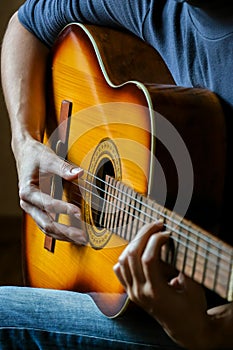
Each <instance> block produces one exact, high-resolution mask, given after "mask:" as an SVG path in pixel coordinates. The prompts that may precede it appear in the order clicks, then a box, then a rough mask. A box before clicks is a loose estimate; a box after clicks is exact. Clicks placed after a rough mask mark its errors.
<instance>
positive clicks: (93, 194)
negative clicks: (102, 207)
mask: <svg viewBox="0 0 233 350" xmlns="http://www.w3.org/2000/svg"><path fill="white" fill-rule="evenodd" d="M80 179H81V178H80ZM80 179H79V180H80ZM81 180H82V181H83V182H84V183H88V184H89V185H90V186H92V187H94V188H96V189H98V190H100V191H102V192H103V193H104V192H105V191H104V190H103V189H102V188H100V187H98V186H96V185H94V184H93V183H90V182H89V181H86V180H83V179H81ZM73 184H74V185H75V186H78V187H79V188H81V189H83V190H84V191H85V192H89V193H90V194H92V196H95V197H96V198H99V199H101V200H103V198H102V197H101V196H98V195H97V194H95V193H93V191H91V190H88V189H87V188H86V187H83V186H81V185H80V184H77V183H76V182H73ZM116 189H117V190H118V188H116ZM77 193H78V191H77ZM123 193H124V192H123ZM124 194H125V193H124ZM109 195H110V196H111V197H112V198H114V199H116V200H117V201H119V198H117V197H116V196H114V195H112V194H109ZM120 201H121V202H122V203H123V204H124V205H128V206H131V204H130V203H127V202H124V201H122V200H120ZM74 203H75V202H74ZM77 203H78V201H77ZM109 203H110V205H111V206H112V207H115V208H116V209H118V210H119V211H123V212H125V213H127V214H128V215H130V216H131V217H133V218H135V219H137V220H140V221H141V222H142V223H146V221H145V220H142V219H141V218H138V217H137V216H135V215H133V214H132V213H129V212H128V211H127V210H125V209H123V208H121V207H119V206H116V205H115V204H113V203H112V202H109ZM131 208H134V207H132V206H131ZM134 209H135V208H134ZM152 209H154V208H152ZM136 210H137V212H139V213H140V212H141V214H143V215H144V216H146V217H147V218H148V219H151V220H154V217H153V216H151V215H149V214H148V213H146V212H143V211H140V210H138V209H137V208H136ZM159 214H160V213H159ZM162 216H163V214H162ZM165 226H166V228H168V229H170V230H171V231H173V232H176V233H177V235H178V237H179V236H182V237H183V238H184V239H185V240H188V241H191V242H192V243H194V244H195V246H197V244H198V248H201V249H203V250H204V251H205V254H203V253H201V254H200V252H199V255H201V256H202V257H203V258H204V259H205V260H206V258H207V256H206V255H207V254H206V253H208V254H209V253H212V254H213V255H215V256H216V257H217V258H221V260H225V257H224V256H222V257H220V255H219V253H216V251H214V250H213V249H210V248H208V247H207V245H203V244H202V243H201V242H200V241H195V240H193V239H190V237H187V236H186V235H185V234H184V233H183V232H180V231H178V230H176V229H174V228H173V227H172V226H170V225H168V224H165ZM197 237H198V236H197ZM173 238H175V236H173ZM198 239H199V237H198ZM175 241H176V242H177V243H181V244H182V245H183V246H184V247H187V246H186V245H185V244H184V241H182V240H180V239H179V238H176V239H175ZM191 250H192V251H193V252H194V253H196V250H194V248H191ZM208 259H209V261H210V262H213V263H216V261H215V260H213V259H211V258H210V257H208ZM225 261H226V262H227V264H228V265H229V262H228V261H227V260H225Z"/></svg>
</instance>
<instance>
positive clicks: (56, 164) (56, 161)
mask: <svg viewBox="0 0 233 350" xmlns="http://www.w3.org/2000/svg"><path fill="white" fill-rule="evenodd" d="M39 164H40V171H41V172H43V173H44V172H45V173H50V174H56V175H59V176H60V177H62V178H64V179H66V180H72V179H76V178H78V177H79V176H81V175H82V174H83V169H81V168H80V167H77V166H75V165H73V164H70V163H68V162H67V161H65V160H63V159H61V158H60V157H58V156H57V155H56V154H55V153H54V152H53V151H51V150H50V149H49V148H47V147H46V148H44V152H42V153H41V156H40V159H39Z"/></svg>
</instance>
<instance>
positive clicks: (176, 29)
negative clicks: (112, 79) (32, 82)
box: [18, 0, 233, 108]
mask: <svg viewBox="0 0 233 350" xmlns="http://www.w3.org/2000/svg"><path fill="white" fill-rule="evenodd" d="M220 3H221V1H220ZM18 16H19V20H20V21H21V23H22V24H23V25H24V26H25V27H26V28H27V29H28V30H30V31H31V32H33V33H34V34H35V35H36V36H37V37H38V38H39V39H40V40H42V41H43V42H44V43H45V44H46V45H48V46H51V45H53V42H54V40H55V39H56V37H57V35H58V34H59V32H60V31H61V30H62V29H63V27H64V26H65V25H67V24H69V23H70V22H84V23H93V24H102V25H107V26H113V27H123V28H127V29H128V30H130V31H131V32H133V33H134V34H136V35H138V36H139V37H140V38H142V39H144V40H145V41H147V42H148V43H150V44H151V45H152V46H153V47H154V48H156V49H157V50H158V51H159V53H160V54H161V56H162V57H163V59H164V61H165V62H166V64H167V66H168V68H169V69H170V71H171V73H172V75H173V78H174V80H175V82H176V83H177V85H181V86H187V87H205V88H208V89H210V90H212V91H214V92H215V93H217V94H218V95H219V96H220V97H221V98H222V99H223V100H225V101H226V102H227V103H228V104H230V105H231V108H233V74H232V73H233V11H232V10H231V6H230V5H225V7H224V6H221V8H218V9H217V10H215V11H214V10H209V11H203V10H202V9H201V8H198V7H193V6H190V5H188V4H187V3H186V2H183V0H117V1H116V0H57V1H54V0H27V1H26V2H25V3H24V4H23V5H22V7H21V8H20V9H19V13H18Z"/></svg>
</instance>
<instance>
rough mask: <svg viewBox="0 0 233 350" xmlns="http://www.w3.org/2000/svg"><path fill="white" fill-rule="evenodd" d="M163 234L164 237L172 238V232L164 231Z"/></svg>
mask: <svg viewBox="0 0 233 350" xmlns="http://www.w3.org/2000/svg"><path fill="white" fill-rule="evenodd" d="M161 234H162V235H164V236H168V237H169V236H171V232H170V231H162V232H161Z"/></svg>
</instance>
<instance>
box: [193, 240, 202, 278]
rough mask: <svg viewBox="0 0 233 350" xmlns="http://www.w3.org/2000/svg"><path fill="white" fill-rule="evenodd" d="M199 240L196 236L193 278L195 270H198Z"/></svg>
mask: <svg viewBox="0 0 233 350" xmlns="http://www.w3.org/2000/svg"><path fill="white" fill-rule="evenodd" d="M199 242H200V238H199V237H198V236H197V237H196V243H195V252H194V257H193V269H192V276H191V277H192V278H193V277H194V275H195V271H196V264H197V257H198V249H199Z"/></svg>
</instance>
